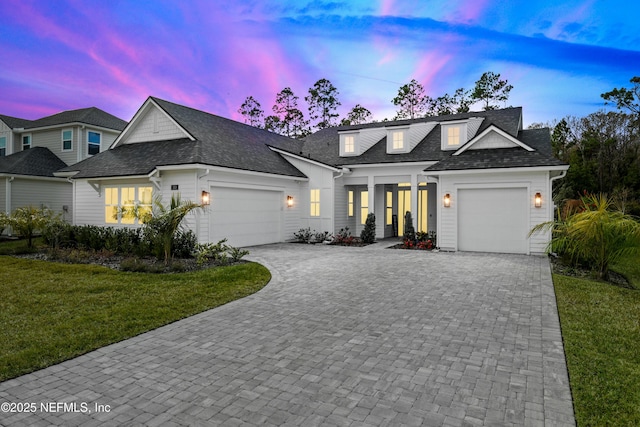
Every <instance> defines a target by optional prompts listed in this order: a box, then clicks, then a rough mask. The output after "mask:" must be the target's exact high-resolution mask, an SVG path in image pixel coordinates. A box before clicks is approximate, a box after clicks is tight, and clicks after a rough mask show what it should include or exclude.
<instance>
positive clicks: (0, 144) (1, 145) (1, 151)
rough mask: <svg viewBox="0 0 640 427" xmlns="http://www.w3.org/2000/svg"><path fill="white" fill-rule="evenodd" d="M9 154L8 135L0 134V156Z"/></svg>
mask: <svg viewBox="0 0 640 427" xmlns="http://www.w3.org/2000/svg"><path fill="white" fill-rule="evenodd" d="M6 155H7V137H6V136H0V157H3V156H6Z"/></svg>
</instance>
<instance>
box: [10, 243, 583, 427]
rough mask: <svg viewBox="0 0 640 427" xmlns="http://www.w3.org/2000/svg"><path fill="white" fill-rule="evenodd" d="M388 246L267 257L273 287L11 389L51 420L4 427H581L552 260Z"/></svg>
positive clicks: (276, 249)
mask: <svg viewBox="0 0 640 427" xmlns="http://www.w3.org/2000/svg"><path fill="white" fill-rule="evenodd" d="M382 246H383V245H382V244H376V245H372V246H368V247H365V248H342V247H325V246H320V245H316V246H310V245H294V244H280V245H269V246H264V247H256V248H252V251H251V252H252V254H251V256H250V258H252V259H255V260H258V261H260V262H262V263H264V264H265V265H267V267H269V269H270V270H271V271H272V274H273V280H272V282H271V283H270V284H269V285H268V286H267V287H265V288H264V289H263V290H261V291H260V292H258V293H257V294H255V295H252V296H250V297H248V298H245V299H243V300H240V301H236V302H233V303H230V304H227V305H225V306H223V307H220V308H217V309H215V310H211V311H208V312H206V313H202V314H200V315H197V316H194V317H191V318H189V319H185V320H183V321H179V322H176V323H174V324H171V325H169V326H166V327H163V328H160V329H157V330H155V331H152V332H149V333H146V334H143V335H140V336H138V337H135V338H133V339H130V340H127V341H124V342H121V343H118V344H114V345H111V346H108V347H105V348H103V349H100V350H98V351H95V352H92V353H89V354H87V355H84V356H82V357H79V358H76V359H74V360H70V361H67V362H65V363H62V364H60V365H57V366H53V367H50V368H48V369H44V370H42V371H38V372H35V373H33V374H29V375H25V376H23V377H20V378H16V379H14V380H10V381H6V382H4V383H1V384H0V402H21V403H36V404H37V405H38V407H37V409H38V410H36V411H35V413H23V414H8V413H0V424H2V425H14V424H15V425H49V424H56V425H101V424H106V425H151V426H153V425H162V426H171V425H243V424H244V425H282V424H289V425H304V426H308V425H349V426H351V425H352V426H357V425H428V426H435V425H541V426H542V425H574V424H575V423H574V417H573V409H572V403H571V395H570V391H569V384H568V378H567V371H566V365H565V361H564V354H563V350H562V340H561V336H560V329H559V324H558V317H557V312H556V303H555V297H554V294H553V288H552V284H551V274H550V270H549V264H548V261H547V260H546V259H545V258H543V257H533V256H531V257H529V256H518V255H491V254H465V253H426V252H422V251H420V252H418V251H402V250H392V249H382ZM41 402H44V403H45V404H50V403H52V402H53V403H57V402H67V403H76V405H77V408H76V410H77V411H78V412H69V411H68V410H69V409H72V408H73V407H67V408H65V407H64V406H54V407H53V409H55V410H57V411H59V412H54V411H53V410H52V408H51V407H47V408H46V409H47V410H46V411H44V410H42V408H41V406H40V404H41ZM84 404H86V405H87V406H86V407H85V406H83V405H84ZM96 404H98V405H103V406H102V409H103V410H104V411H103V412H95V409H96V407H95V405H96ZM106 405H108V408H107V406H106ZM85 409H87V411H85V412H83V411H84V410H85ZM106 409H108V412H106ZM89 412H90V413H89Z"/></svg>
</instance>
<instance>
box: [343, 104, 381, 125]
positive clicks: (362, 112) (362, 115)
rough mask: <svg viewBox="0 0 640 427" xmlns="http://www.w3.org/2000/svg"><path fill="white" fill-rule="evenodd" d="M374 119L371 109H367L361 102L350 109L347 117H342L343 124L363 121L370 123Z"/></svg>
mask: <svg viewBox="0 0 640 427" xmlns="http://www.w3.org/2000/svg"><path fill="white" fill-rule="evenodd" d="M372 119H373V116H372V115H371V111H369V110H367V109H366V108H364V107H363V106H362V105H360V104H356V106H355V107H353V108H352V109H351V111H349V113H348V114H347V117H345V118H344V119H342V122H341V123H340V124H341V125H344V126H348V125H361V124H363V123H369V122H370V121H371V120H372Z"/></svg>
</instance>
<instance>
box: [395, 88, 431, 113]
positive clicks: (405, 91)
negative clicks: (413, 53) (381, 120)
mask: <svg viewBox="0 0 640 427" xmlns="http://www.w3.org/2000/svg"><path fill="white" fill-rule="evenodd" d="M427 101H428V98H427V96H426V95H425V93H424V87H423V86H422V85H421V84H420V83H418V81H416V79H412V80H411V82H409V83H407V84H405V85H402V86H401V87H400V89H398V95H397V96H396V97H395V98H393V100H392V102H393V105H395V106H396V107H400V109H399V110H398V111H397V112H396V119H404V118H410V119H415V118H417V117H421V116H424V114H425V113H426V111H427V107H428V106H427Z"/></svg>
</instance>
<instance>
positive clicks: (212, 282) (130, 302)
mask: <svg viewBox="0 0 640 427" xmlns="http://www.w3.org/2000/svg"><path fill="white" fill-rule="evenodd" d="M2 246H4V244H3V245H2ZM270 278H271V276H270V273H269V271H268V270H267V269H266V268H264V267H263V266H261V265H259V264H256V263H243V264H237V265H231V266H225V267H215V268H210V269H206V270H200V271H195V272H189V273H172V274H147V273H126V272H120V271H115V270H111V269H109V268H106V267H101V266H95V265H72V264H58V263H52V262H46V261H37V260H28V259H22V258H15V257H11V256H0V291H1V295H2V298H0V381H3V380H7V379H10V378H13V377H16V376H18V375H22V374H25V373H28V372H31V371H34V370H37V369H41V368H44V367H47V366H50V365H53V364H56V363H59V362H61V361H63V360H66V359H70V358H72V357H75V356H78V355H81V354H83V353H87V352H89V351H91V350H94V349H97V348H99V347H103V346H105V345H108V344H111V343H114V342H117V341H121V340H124V339H126V338H130V337H133V336H135V335H138V334H141V333H143V332H145V331H149V330H151V329H155V328H158V327H159V326H162V325H166V324H168V323H171V322H174V321H176V320H179V319H182V318H185V317H188V316H191V315H194V314H196V313H199V312H202V311H205V310H208V309H211V308H214V307H218V306H220V305H222V304H226V303H228V302H230V301H233V300H236V299H239V298H242V297H245V296H247V295H250V294H253V293H255V292H257V291H258V290H260V289H261V288H262V287H264V286H265V285H266V284H267V282H268V281H269V280H270Z"/></svg>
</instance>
